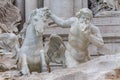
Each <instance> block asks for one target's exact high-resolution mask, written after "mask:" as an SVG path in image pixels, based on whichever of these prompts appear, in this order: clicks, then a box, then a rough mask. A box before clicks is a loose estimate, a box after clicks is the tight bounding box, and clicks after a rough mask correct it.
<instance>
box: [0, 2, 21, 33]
mask: <svg viewBox="0 0 120 80" xmlns="http://www.w3.org/2000/svg"><path fill="white" fill-rule="evenodd" d="M11 2H13V1H11V0H0V23H2V24H5V25H6V26H7V32H15V33H16V32H18V29H17V26H18V25H19V24H20V20H21V16H20V11H19V9H18V8H17V7H15V6H14V5H13V4H12V3H11Z"/></svg>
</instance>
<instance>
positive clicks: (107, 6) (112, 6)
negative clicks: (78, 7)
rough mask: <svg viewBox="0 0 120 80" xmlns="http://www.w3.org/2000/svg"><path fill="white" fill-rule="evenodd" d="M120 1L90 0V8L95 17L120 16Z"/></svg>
mask: <svg viewBox="0 0 120 80" xmlns="http://www.w3.org/2000/svg"><path fill="white" fill-rule="evenodd" d="M119 4H120V0H89V4H88V5H89V8H90V9H91V10H92V11H93V14H94V16H95V17H113V16H114V17H115V16H120V11H119V10H120V5H119Z"/></svg>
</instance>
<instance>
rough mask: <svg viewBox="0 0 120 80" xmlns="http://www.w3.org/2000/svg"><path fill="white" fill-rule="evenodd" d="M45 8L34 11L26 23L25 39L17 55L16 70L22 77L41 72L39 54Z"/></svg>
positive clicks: (45, 18) (41, 44) (45, 17)
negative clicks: (18, 70) (19, 71)
mask: <svg viewBox="0 0 120 80" xmlns="http://www.w3.org/2000/svg"><path fill="white" fill-rule="evenodd" d="M47 10H48V9H47V8H41V9H35V10H33V11H32V13H31V14H30V17H29V19H28V21H27V25H26V26H27V27H26V34H25V39H24V41H23V44H22V47H21V49H20V51H19V54H18V63H17V64H18V69H20V70H21V73H22V74H23V75H28V74H30V72H32V71H37V72H41V69H42V67H41V64H42V63H41V56H40V55H41V54H40V49H42V48H43V40H42V38H43V32H44V28H45V22H46V20H47V12H48V11H47Z"/></svg>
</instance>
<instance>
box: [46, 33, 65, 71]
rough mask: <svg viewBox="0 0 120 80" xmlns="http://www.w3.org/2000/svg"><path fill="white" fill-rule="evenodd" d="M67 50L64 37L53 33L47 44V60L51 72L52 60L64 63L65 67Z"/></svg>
mask: <svg viewBox="0 0 120 80" xmlns="http://www.w3.org/2000/svg"><path fill="white" fill-rule="evenodd" d="M65 50H66V46H65V44H64V42H63V41H62V38H61V37H60V36H59V35H57V34H52V35H51V36H50V39H49V42H48V44H47V45H46V46H45V60H46V64H47V69H48V71H49V72H51V68H50V65H49V63H50V62H53V63H58V64H63V67H65Z"/></svg>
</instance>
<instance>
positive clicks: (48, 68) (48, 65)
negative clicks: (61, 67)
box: [47, 64, 51, 73]
mask: <svg viewBox="0 0 120 80" xmlns="http://www.w3.org/2000/svg"><path fill="white" fill-rule="evenodd" d="M47 70H48V72H49V73H50V72H51V68H50V64H47Z"/></svg>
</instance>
